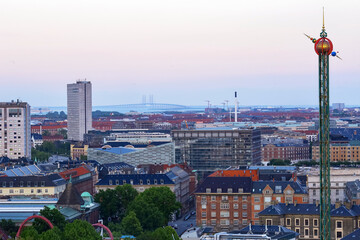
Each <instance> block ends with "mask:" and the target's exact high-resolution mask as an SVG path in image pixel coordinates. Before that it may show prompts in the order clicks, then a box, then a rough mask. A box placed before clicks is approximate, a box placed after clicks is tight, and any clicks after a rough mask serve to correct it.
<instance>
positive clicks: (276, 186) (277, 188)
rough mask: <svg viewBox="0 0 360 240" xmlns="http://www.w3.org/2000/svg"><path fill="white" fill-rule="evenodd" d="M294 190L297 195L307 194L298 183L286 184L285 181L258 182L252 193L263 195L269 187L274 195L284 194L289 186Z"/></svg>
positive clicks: (255, 183)
mask: <svg viewBox="0 0 360 240" xmlns="http://www.w3.org/2000/svg"><path fill="white" fill-rule="evenodd" d="M289 185H290V187H291V188H292V189H293V190H294V193H295V194H307V191H306V189H305V188H303V187H302V186H301V185H300V184H299V183H298V182H285V181H258V182H253V188H252V193H258V194H262V191H263V190H264V188H265V187H266V186H269V187H270V188H271V189H272V190H273V191H274V193H275V194H276V193H279V194H283V193H284V190H285V188H286V187H287V186H289Z"/></svg>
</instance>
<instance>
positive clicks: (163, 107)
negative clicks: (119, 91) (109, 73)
mask: <svg viewBox="0 0 360 240" xmlns="http://www.w3.org/2000/svg"><path fill="white" fill-rule="evenodd" d="M104 107H112V108H121V109H124V108H127V109H149V110H182V109H189V108H190V107H188V106H184V105H178V104H169V103H135V104H121V105H112V106H104Z"/></svg>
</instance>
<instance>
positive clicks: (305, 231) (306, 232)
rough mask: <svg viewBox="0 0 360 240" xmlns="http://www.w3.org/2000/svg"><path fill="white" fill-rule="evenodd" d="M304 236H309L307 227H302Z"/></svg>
mask: <svg viewBox="0 0 360 240" xmlns="http://www.w3.org/2000/svg"><path fill="white" fill-rule="evenodd" d="M304 236H305V237H309V229H308V228H305V229H304Z"/></svg>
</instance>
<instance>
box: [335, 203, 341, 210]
mask: <svg viewBox="0 0 360 240" xmlns="http://www.w3.org/2000/svg"><path fill="white" fill-rule="evenodd" d="M340 206H341V202H340V201H337V202H336V203H335V209H336V208H339V207H340Z"/></svg>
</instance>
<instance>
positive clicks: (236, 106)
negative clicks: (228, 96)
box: [235, 92, 238, 122]
mask: <svg viewBox="0 0 360 240" xmlns="http://www.w3.org/2000/svg"><path fill="white" fill-rule="evenodd" d="M237 104H238V103H237V92H235V122H237V120H238V119H237V108H238V105H237Z"/></svg>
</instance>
